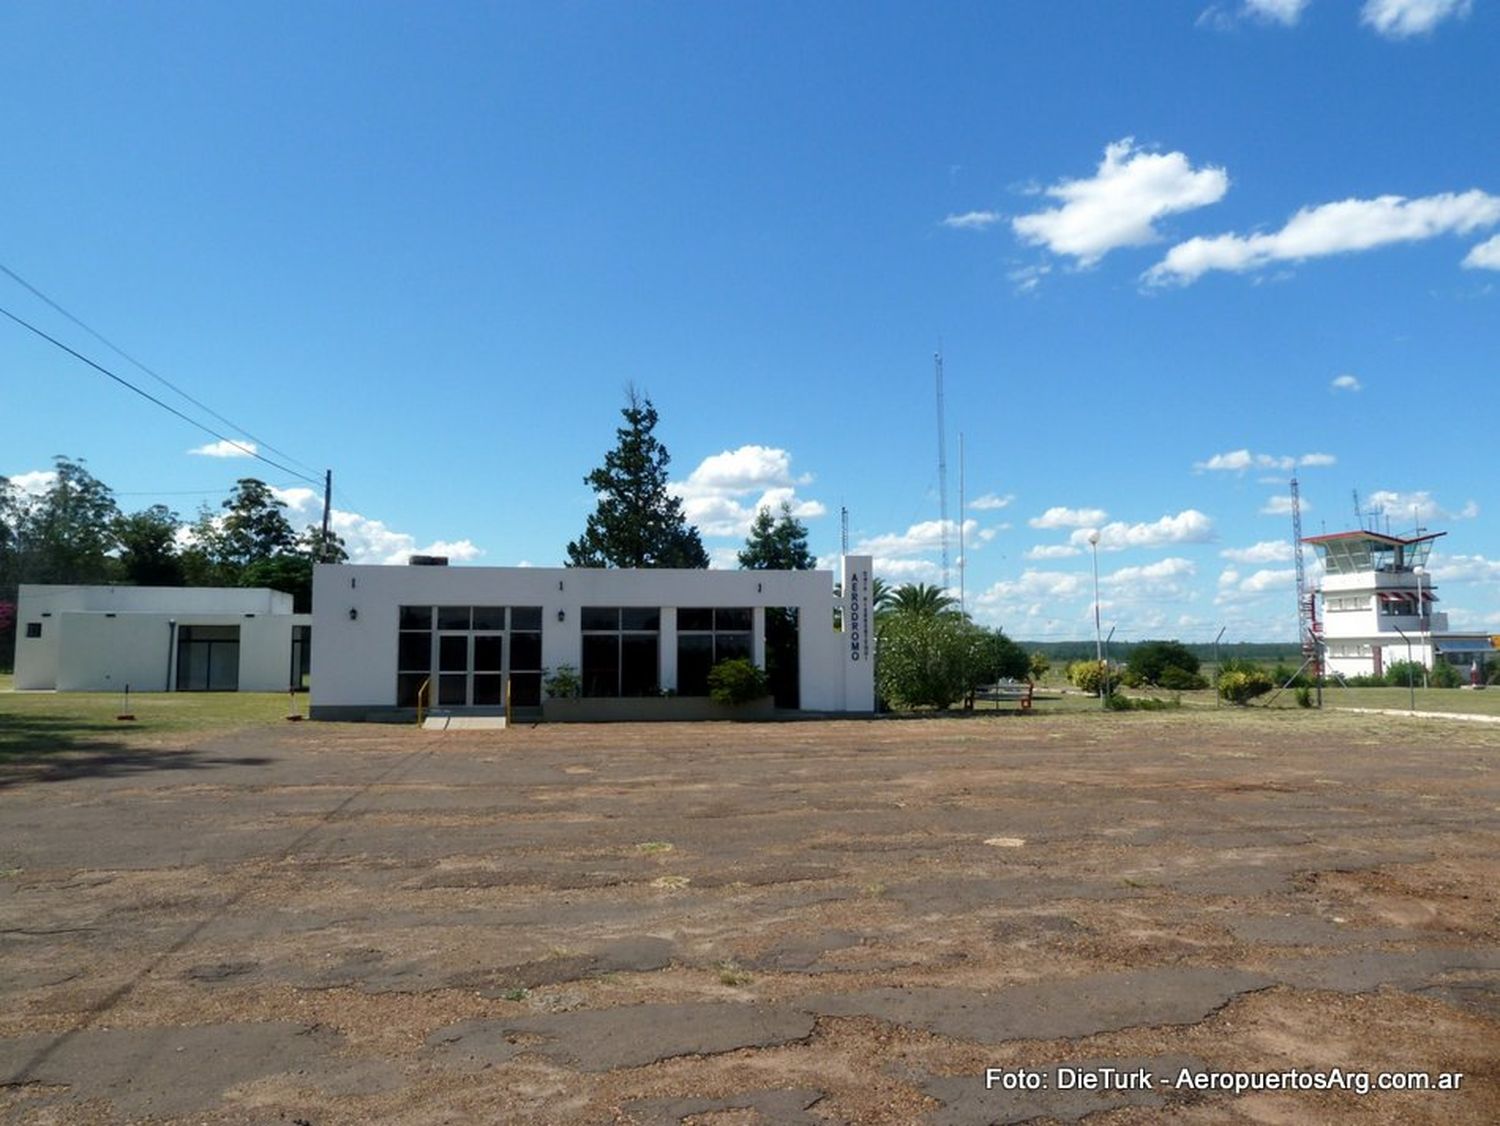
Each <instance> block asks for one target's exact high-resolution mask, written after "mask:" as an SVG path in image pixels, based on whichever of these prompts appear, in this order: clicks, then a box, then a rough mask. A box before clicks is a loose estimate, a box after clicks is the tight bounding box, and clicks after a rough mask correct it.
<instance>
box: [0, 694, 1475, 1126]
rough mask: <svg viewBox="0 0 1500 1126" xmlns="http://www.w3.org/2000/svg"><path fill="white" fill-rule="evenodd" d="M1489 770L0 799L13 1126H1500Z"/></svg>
mask: <svg viewBox="0 0 1500 1126" xmlns="http://www.w3.org/2000/svg"><path fill="white" fill-rule="evenodd" d="M1497 766H1500V731H1497V730H1495V729H1493V728H1490V727H1487V726H1484V725H1474V724H1458V723H1447V722H1442V721H1419V720H1411V719H1407V718H1402V717H1389V716H1362V715H1348V714H1332V713H1323V714H1309V713H1303V712H1286V713H1258V714H1257V713H1244V712H1240V711H1236V710H1232V709H1226V710H1224V711H1222V712H1217V711H1215V712H1202V711H1194V712H1163V713H1135V714H1122V715H1099V716H1096V715H1058V716H1048V717H1042V716H1026V717H1018V716H1012V715H983V716H974V717H968V718H953V719H931V720H879V721H871V722H846V721H830V722H805V723H773V724H698V725H657V726H636V725H615V726H595V727H577V726H567V727H557V726H554V727H551V728H546V727H536V728H516V729H512V730H509V731H503V732H447V733H442V734H435V733H421V732H417V731H415V730H411V729H406V728H389V727H379V726H345V725H334V724H301V725H286V726H284V727H282V728H260V729H256V730H251V731H245V732H242V733H239V734H235V735H230V736H222V735H217V736H202V737H195V736H193V735H192V734H191V733H186V734H183V735H182V736H181V737H180V738H178V737H174V739H173V740H169V741H168V742H167V743H166V744H164V745H160V746H153V747H138V748H135V749H129V750H125V751H121V750H120V749H118V748H114V749H106V748H101V749H99V750H97V751H91V750H90V749H88V748H84V749H80V750H74V751H68V752H65V753H59V754H58V755H56V756H51V757H50V758H49V759H47V760H46V761H45V763H44V764H43V765H40V766H39V765H38V764H37V763H36V762H30V763H28V764H26V765H24V766H14V767H12V768H11V769H10V772H9V773H8V774H0V1114H3V1115H5V1116H6V1117H7V1118H8V1119H10V1120H14V1121H20V1122H95V1121H99V1122H106V1121H119V1120H143V1119H153V1120H155V1119H160V1120H166V1121H184V1122H186V1121H192V1122H275V1123H295V1122H303V1123H339V1122H365V1121H374V1120H381V1121H391V1122H410V1123H429V1122H432V1123H436V1122H461V1121H507V1122H536V1123H571V1122H590V1123H592V1122H622V1123H625V1122H634V1123H702V1124H709V1123H713V1124H717V1126H728V1124H743V1123H755V1122H775V1123H830V1122H850V1123H906V1122H932V1123H950V1124H969V1123H992V1122H1018V1121H1033V1120H1040V1121H1050V1120H1057V1121H1065V1122H1071V1121H1077V1120H1079V1119H1081V1118H1084V1117H1089V1119H1090V1121H1099V1122H1107V1123H1123V1122H1147V1121H1149V1122H1160V1121H1175V1122H1189V1123H1199V1122H1202V1123H1226V1122H1229V1123H1232V1122H1296V1123H1301V1122H1309V1121H1323V1122H1328V1121H1340V1122H1342V1121H1349V1122H1370V1123H1376V1122H1380V1123H1385V1122H1389V1123H1397V1122H1399V1123H1411V1122H1433V1123H1437V1122H1444V1123H1452V1122H1460V1123H1462V1122H1474V1123H1490V1122H1495V1121H1500V941H1497V940H1500V861H1497V857H1500V785H1497V777H1500V776H1497ZM1385 1073H1398V1074H1399V1075H1400V1076H1408V1075H1409V1074H1411V1073H1419V1074H1420V1077H1421V1078H1418V1079H1415V1080H1413V1079H1411V1078H1402V1079H1400V1080H1399V1082H1401V1083H1403V1084H1405V1085H1407V1086H1410V1085H1411V1084H1412V1083H1414V1082H1416V1083H1420V1082H1423V1081H1430V1082H1432V1083H1433V1084H1436V1083H1438V1082H1441V1081H1443V1080H1442V1079H1441V1077H1442V1076H1444V1075H1448V1076H1452V1075H1456V1074H1461V1075H1462V1079H1461V1080H1458V1081H1455V1080H1453V1079H1451V1078H1450V1079H1448V1080H1446V1082H1447V1083H1448V1084H1449V1085H1450V1086H1452V1085H1455V1083H1456V1088H1457V1089H1451V1090H1397V1091H1382V1090H1376V1089H1374V1088H1375V1087H1376V1086H1377V1085H1378V1084H1379V1083H1381V1082H1382V1075H1383V1074H1385ZM987 1075H988V1076H989V1078H990V1082H989V1083H988V1084H987V1082H986V1076H987ZM1236 1075H1239V1076H1240V1077H1241V1079H1240V1082H1242V1083H1247V1082H1252V1081H1253V1082H1254V1083H1255V1084H1256V1088H1255V1089H1242V1090H1240V1091H1238V1092H1236V1091H1234V1090H1223V1089H1215V1088H1211V1087H1210V1086H1209V1085H1210V1084H1217V1083H1224V1082H1233V1080H1234V1076H1236ZM1143 1077H1144V1078H1143ZM1366 1078H1368V1080H1369V1082H1370V1084H1371V1088H1372V1089H1371V1090H1370V1091H1369V1092H1368V1093H1360V1091H1359V1090H1358V1087H1359V1086H1360V1085H1361V1084H1362V1082H1363V1081H1364V1080H1365V1079H1366ZM1384 1081H1385V1082H1390V1080H1384ZM1268 1083H1280V1084H1281V1087H1280V1088H1276V1087H1271V1088H1270V1089H1265V1087H1266V1085H1267V1084H1268ZM1288 1084H1290V1085H1291V1089H1286V1087H1287V1085H1288ZM1304 1088H1305V1089H1304Z"/></svg>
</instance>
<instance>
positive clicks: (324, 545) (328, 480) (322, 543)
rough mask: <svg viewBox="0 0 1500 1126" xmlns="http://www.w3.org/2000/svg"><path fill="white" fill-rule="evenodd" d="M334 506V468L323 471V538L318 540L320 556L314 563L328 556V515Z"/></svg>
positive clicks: (320, 561) (322, 560)
mask: <svg viewBox="0 0 1500 1126" xmlns="http://www.w3.org/2000/svg"><path fill="white" fill-rule="evenodd" d="M332 507H333V470H331V469H325V470H324V471H323V538H322V539H321V540H319V541H318V558H316V559H314V560H313V562H314V563H322V562H324V560H325V559H326V558H327V556H328V516H329V511H330V509H332Z"/></svg>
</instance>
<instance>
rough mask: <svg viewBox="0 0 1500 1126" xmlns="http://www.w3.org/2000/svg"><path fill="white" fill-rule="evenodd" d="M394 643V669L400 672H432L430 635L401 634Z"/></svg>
mask: <svg viewBox="0 0 1500 1126" xmlns="http://www.w3.org/2000/svg"><path fill="white" fill-rule="evenodd" d="M400 637H401V640H400V641H398V642H397V643H396V667H397V668H398V669H400V670H401V671H402V672H431V671H432V634H430V633H403V634H401V635H400Z"/></svg>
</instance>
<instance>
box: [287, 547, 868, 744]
mask: <svg viewBox="0 0 1500 1126" xmlns="http://www.w3.org/2000/svg"><path fill="white" fill-rule="evenodd" d="M871 579H872V575H871V560H870V558H869V557H867V556H857V557H856V556H851V557H847V558H846V559H845V560H844V565H843V576H842V584H841V587H840V590H841V593H840V594H839V595H838V596H835V594H834V575H833V573H832V572H830V571H711V570H665V569H663V570H617V569H592V568H541V567H447V566H406V567H401V566H368V565H366V566H360V565H350V564H322V565H319V566H317V567H315V568H314V571H313V624H314V625H315V627H316V629H317V634H318V646H317V651H316V652H315V653H314V655H313V665H312V706H311V709H310V714H311V716H312V717H313V718H314V719H364V718H371V717H377V716H379V715H380V714H381V713H391V712H396V711H399V710H401V709H407V708H414V707H416V705H417V702H418V695H419V693H420V692H422V691H423V686H424V685H426V692H425V696H424V700H425V702H427V703H430V705H431V706H432V707H435V708H439V709H442V710H445V711H450V712H455V713H463V712H470V713H475V714H479V713H482V712H484V711H486V710H491V711H497V710H499V709H502V708H503V707H505V705H506V703H507V701H508V702H509V704H510V706H511V707H512V708H513V709H515V710H516V711H518V712H520V713H521V714H523V715H524V714H527V713H528V712H529V713H531V714H537V713H539V712H540V709H541V706H542V701H543V696H544V687H543V682H544V678H545V676H546V675H547V674H548V673H549V672H550V673H554V674H555V673H556V672H557V671H558V670H560V669H563V668H565V667H566V668H569V669H571V670H573V671H574V673H575V674H576V675H577V677H578V678H579V682H580V687H581V696H582V697H583V698H584V699H585V700H586V701H589V700H592V701H598V702H599V703H598V705H597V707H596V708H595V713H596V717H597V718H625V717H626V716H634V715H644V714H649V713H650V712H651V709H650V708H641V707H637V708H636V709H635V710H634V711H632V710H631V708H630V707H627V706H623V705H628V704H629V702H630V701H637V702H638V701H642V700H647V699H650V698H660V697H663V696H671V697H675V698H677V699H679V700H682V699H684V698H688V699H691V698H699V697H702V698H704V699H705V700H706V698H707V695H708V679H707V678H708V671H709V669H710V668H712V667H713V665H714V664H716V663H718V662H720V661H722V660H725V659H726V658H732V657H748V658H750V659H751V660H752V661H754V662H755V664H757V665H758V666H760V667H761V668H765V667H766V647H767V620H768V611H774V612H775V613H773V615H772V617H773V620H775V621H777V622H780V623H791V625H790V626H786V625H783V627H782V628H783V629H784V630H786V631H788V632H789V633H790V634H791V635H792V636H791V637H789V638H788V639H787V640H785V641H782V642H779V643H778V645H779V648H778V652H785V651H787V650H790V652H791V653H792V654H793V657H792V658H791V660H790V662H789V661H787V659H786V658H783V662H782V668H781V673H782V675H783V676H787V675H791V676H792V677H793V682H792V684H793V688H794V691H793V692H792V695H793V696H794V697H795V703H794V704H793V705H792V706H795V707H796V708H798V709H800V710H805V711H817V712H859V713H868V712H872V711H874V708H875V683H874V662H873V658H874V637H873V634H872V632H871V624H872V607H871V606H870V587H871ZM835 611H838V617H839V619H840V621H841V625H840V626H839V627H838V628H835V624H834V623H835V616H836V615H835ZM791 664H794V666H795V668H794V669H792V668H790V667H789V665H791ZM609 701H615V702H616V705H615V706H611V705H610V704H608V702H609ZM656 714H666V711H665V710H658V712H657V713H656Z"/></svg>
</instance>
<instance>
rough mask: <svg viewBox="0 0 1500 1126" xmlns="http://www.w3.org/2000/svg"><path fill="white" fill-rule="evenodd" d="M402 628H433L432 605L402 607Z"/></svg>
mask: <svg viewBox="0 0 1500 1126" xmlns="http://www.w3.org/2000/svg"><path fill="white" fill-rule="evenodd" d="M401 628H402V629H431V628H432V607H431V606H403V607H401Z"/></svg>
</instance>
